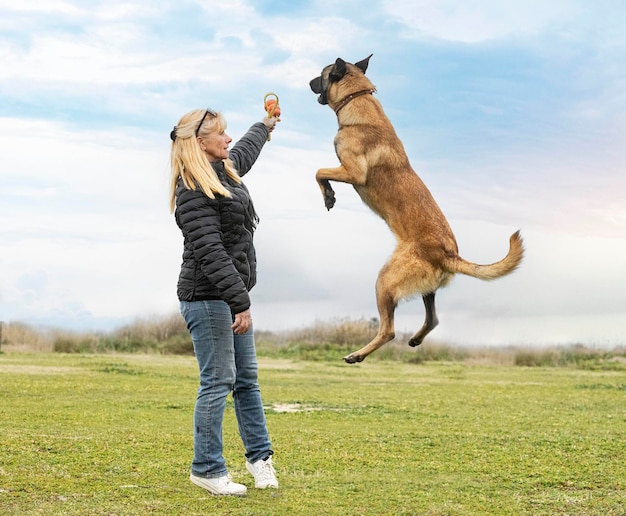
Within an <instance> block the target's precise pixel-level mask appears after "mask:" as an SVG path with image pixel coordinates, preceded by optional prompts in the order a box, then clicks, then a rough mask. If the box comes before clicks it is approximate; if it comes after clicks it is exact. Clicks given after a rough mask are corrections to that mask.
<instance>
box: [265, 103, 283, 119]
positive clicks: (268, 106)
mask: <svg viewBox="0 0 626 516" xmlns="http://www.w3.org/2000/svg"><path fill="white" fill-rule="evenodd" d="M274 106H276V99H269V100H266V101H265V111H267V114H268V115H271V116H273V117H277V116H280V106H276V109H274ZM272 109H274V112H273V113H272Z"/></svg>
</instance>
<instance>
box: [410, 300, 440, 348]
mask: <svg viewBox="0 0 626 516" xmlns="http://www.w3.org/2000/svg"><path fill="white" fill-rule="evenodd" d="M422 299H423V300H424V308H426V320H425V321H424V324H423V325H422V327H421V328H420V330H419V331H418V332H417V333H416V334H415V335H413V337H411V339H410V340H409V346H413V347H415V346H419V345H420V344H421V343H422V341H423V340H424V338H425V337H426V335H428V334H429V333H430V332H431V331H432V330H433V329H434V328H435V327H436V326H437V325H438V324H439V319H437V311H436V310H435V293H434V292H431V293H430V294H424V295H423V296H422Z"/></svg>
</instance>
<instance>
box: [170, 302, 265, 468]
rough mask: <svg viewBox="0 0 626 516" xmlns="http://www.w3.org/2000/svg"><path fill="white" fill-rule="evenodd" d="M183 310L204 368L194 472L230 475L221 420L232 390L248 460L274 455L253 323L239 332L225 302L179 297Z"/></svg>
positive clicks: (196, 422)
mask: <svg viewBox="0 0 626 516" xmlns="http://www.w3.org/2000/svg"><path fill="white" fill-rule="evenodd" d="M180 312H181V314H182V315H183V317H184V319H185V321H186V323H187V328H188V330H189V332H190V334H191V340H192V341H193V348H194V351H195V354H196V359H197V360H198V367H199V369H200V388H199V389H198V397H197V399H196V406H195V410H194V439H193V452H194V457H193V463H192V465H191V472H192V473H193V474H194V475H196V476H199V477H205V478H214V477H221V476H223V475H226V474H227V469H226V462H225V460H224V457H223V455H222V452H223V443H222V423H223V421H224V410H225V408H226V397H227V396H228V395H229V394H230V393H231V392H232V394H233V402H234V405H235V415H236V417H237V425H238V428H239V435H240V436H241V440H242V441H243V445H244V448H245V455H246V459H247V460H248V461H249V462H253V463H254V462H256V461H257V460H260V459H265V458H267V457H268V456H269V455H272V453H273V451H272V449H271V446H272V444H271V442H270V440H269V435H268V432H267V426H266V422H265V413H264V411H263V402H262V401H261V391H260V389H259V382H258V364H257V357H256V348H255V346H254V334H253V332H252V328H251V329H250V330H249V331H248V332H247V333H245V334H243V335H235V333H234V332H233V330H232V329H231V327H230V326H231V324H232V323H233V320H234V318H233V315H232V314H231V312H230V308H229V306H228V305H227V304H226V303H225V302H224V301H191V302H187V301H181V303H180Z"/></svg>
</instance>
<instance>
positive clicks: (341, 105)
mask: <svg viewBox="0 0 626 516" xmlns="http://www.w3.org/2000/svg"><path fill="white" fill-rule="evenodd" d="M368 93H369V94H370V95H371V94H373V93H376V88H370V89H367V90H362V91H357V92H356V93H351V94H350V95H348V96H347V97H346V98H345V99H343V100H342V101H341V102H339V104H337V107H335V114H337V113H339V110H341V109H343V108H344V107H346V105H347V104H349V103H350V101H352V100H354V99H355V98H357V97H360V96H361V95H367V94H368Z"/></svg>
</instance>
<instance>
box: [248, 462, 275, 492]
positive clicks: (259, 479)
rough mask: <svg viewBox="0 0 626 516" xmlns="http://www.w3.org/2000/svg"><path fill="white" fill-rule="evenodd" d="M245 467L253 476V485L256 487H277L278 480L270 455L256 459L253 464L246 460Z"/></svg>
mask: <svg viewBox="0 0 626 516" xmlns="http://www.w3.org/2000/svg"><path fill="white" fill-rule="evenodd" d="M246 469H247V470H248V471H249V472H250V474H251V475H252V476H253V477H254V487H256V488H257V489H265V488H267V487H272V488H274V489H276V488H277V487H278V480H276V471H274V466H273V465H272V457H268V458H267V459H265V460H257V461H256V462H255V463H254V464H252V463H250V462H248V461H246Z"/></svg>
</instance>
